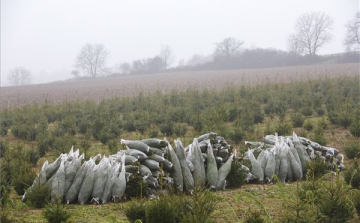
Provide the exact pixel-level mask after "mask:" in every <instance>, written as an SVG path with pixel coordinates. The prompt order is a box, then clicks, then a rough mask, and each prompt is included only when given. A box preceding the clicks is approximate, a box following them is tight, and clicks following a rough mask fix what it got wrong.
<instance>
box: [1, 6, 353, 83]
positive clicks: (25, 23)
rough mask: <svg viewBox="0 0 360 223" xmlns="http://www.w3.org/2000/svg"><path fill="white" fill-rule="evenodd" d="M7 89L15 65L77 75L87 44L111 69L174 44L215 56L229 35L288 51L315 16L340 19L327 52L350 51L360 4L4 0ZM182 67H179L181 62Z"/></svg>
mask: <svg viewBox="0 0 360 223" xmlns="http://www.w3.org/2000/svg"><path fill="white" fill-rule="evenodd" d="M0 1H1V86H7V85H8V84H9V83H8V81H7V75H8V73H9V71H10V70H11V69H13V68H15V67H25V68H26V69H28V70H30V72H31V75H32V83H46V82H51V81H57V80H65V79H69V78H71V70H74V69H75V68H74V64H75V59H76V57H77V55H78V54H79V52H80V50H81V48H82V47H83V46H84V45H85V44H87V43H92V44H95V43H102V44H104V46H105V48H106V49H107V50H108V51H109V52H110V54H109V59H108V63H107V65H108V66H109V67H114V65H115V64H117V63H120V62H125V61H126V62H131V61H132V60H135V59H141V58H148V57H154V56H155V55H157V54H158V53H159V52H160V48H161V46H162V45H169V46H170V47H171V48H172V49H173V51H174V55H175V60H176V62H177V61H180V60H185V61H186V60H188V59H190V58H191V57H192V56H193V55H194V54H201V55H209V54H212V53H213V51H214V47H215V45H214V44H215V43H216V42H220V41H221V40H222V39H224V38H226V37H234V38H237V39H239V40H243V41H244V47H245V48H253V47H262V48H276V49H280V50H286V39H287V37H288V36H289V35H290V34H291V33H293V32H294V24H295V22H296V19H297V18H298V17H299V16H300V15H301V14H304V13H307V12H311V11H320V12H325V13H326V14H328V15H329V16H331V17H332V18H333V19H334V24H333V29H332V34H333V39H332V41H331V42H330V43H328V44H327V45H325V46H324V48H323V49H321V50H320V51H319V54H331V53H340V52H344V51H345V47H344V46H343V39H344V36H345V31H346V29H345V24H346V23H347V22H348V21H349V20H351V19H352V18H353V17H354V16H355V13H356V11H358V10H359V0H291V1H290V0H271V1H270V0H251V1H250V0H246V1H245V0H243V1H240V0H206V1H205V0H182V1H179V0H178V1H173V0H151V1H149V0H131V1H129V0H0ZM175 64H176V63H175Z"/></svg>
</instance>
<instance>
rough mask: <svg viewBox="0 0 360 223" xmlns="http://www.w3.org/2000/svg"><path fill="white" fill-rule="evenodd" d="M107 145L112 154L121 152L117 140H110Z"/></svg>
mask: <svg viewBox="0 0 360 223" xmlns="http://www.w3.org/2000/svg"><path fill="white" fill-rule="evenodd" d="M106 145H107V146H108V149H109V151H110V153H111V154H115V153H117V152H118V151H119V144H118V140H116V139H112V140H109V141H108V142H107V143H106Z"/></svg>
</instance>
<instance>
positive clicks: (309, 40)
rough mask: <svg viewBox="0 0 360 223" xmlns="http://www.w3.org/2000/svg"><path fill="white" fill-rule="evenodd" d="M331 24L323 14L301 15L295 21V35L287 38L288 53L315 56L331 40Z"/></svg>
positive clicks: (331, 21) (328, 18)
mask: <svg viewBox="0 0 360 223" xmlns="http://www.w3.org/2000/svg"><path fill="white" fill-rule="evenodd" d="M333 23H334V22H333V19H332V18H331V17H330V16H328V15H326V14H325V13H321V12H310V13H305V14H303V15H301V16H300V17H299V18H298V19H297V20H296V23H295V33H294V34H291V35H290V36H289V37H288V48H289V51H292V52H293V51H297V52H298V53H300V54H307V55H311V56H314V55H316V53H317V52H318V50H319V49H320V48H321V47H323V46H324V45H325V44H326V43H328V42H329V41H330V40H331V38H332V35H331V33H330V30H331V28H332V25H333Z"/></svg>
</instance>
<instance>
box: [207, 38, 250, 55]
mask: <svg viewBox="0 0 360 223" xmlns="http://www.w3.org/2000/svg"><path fill="white" fill-rule="evenodd" d="M243 44H244V41H240V40H238V39H235V38H232V37H228V38H225V39H223V40H222V41H221V42H218V43H215V46H216V48H215V52H214V59H221V58H224V59H228V58H230V57H233V56H235V55H236V54H238V53H239V50H240V47H241V46H242V45H243Z"/></svg>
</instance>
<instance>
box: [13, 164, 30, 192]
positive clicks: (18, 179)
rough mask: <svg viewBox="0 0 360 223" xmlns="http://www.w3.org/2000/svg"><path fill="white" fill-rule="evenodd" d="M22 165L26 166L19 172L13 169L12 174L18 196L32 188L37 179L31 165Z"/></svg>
mask: <svg viewBox="0 0 360 223" xmlns="http://www.w3.org/2000/svg"><path fill="white" fill-rule="evenodd" d="M22 165H24V166H23V167H21V168H19V169H18V171H17V170H14V169H13V171H12V173H11V174H12V179H11V184H12V186H13V187H14V190H15V191H16V193H17V194H18V195H23V194H24V193H25V190H26V189H27V188H28V187H29V186H31V184H32V183H33V181H34V179H35V177H36V174H35V172H34V171H33V170H32V167H31V165H29V164H26V163H23V164H22Z"/></svg>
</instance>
